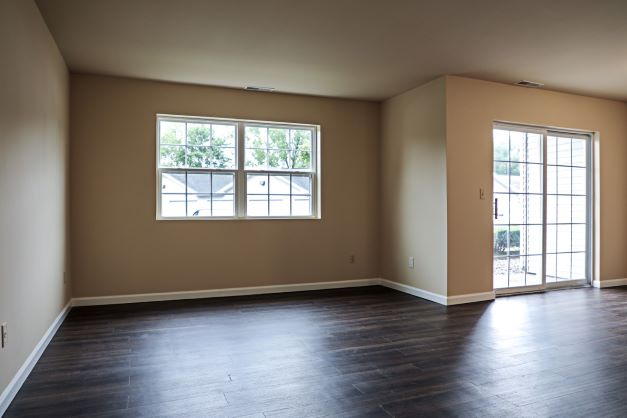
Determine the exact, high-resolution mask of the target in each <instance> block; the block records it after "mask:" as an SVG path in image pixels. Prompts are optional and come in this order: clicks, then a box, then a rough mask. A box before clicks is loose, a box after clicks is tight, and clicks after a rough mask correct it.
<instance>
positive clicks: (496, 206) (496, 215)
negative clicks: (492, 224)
mask: <svg viewBox="0 0 627 418" xmlns="http://www.w3.org/2000/svg"><path fill="white" fill-rule="evenodd" d="M494 219H496V220H498V219H499V198H498V197H496V198H494Z"/></svg>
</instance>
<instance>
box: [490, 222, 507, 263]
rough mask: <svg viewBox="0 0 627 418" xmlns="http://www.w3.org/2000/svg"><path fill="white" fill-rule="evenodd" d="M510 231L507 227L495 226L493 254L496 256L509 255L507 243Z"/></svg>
mask: <svg viewBox="0 0 627 418" xmlns="http://www.w3.org/2000/svg"><path fill="white" fill-rule="evenodd" d="M508 231H509V229H508V227H507V226H494V237H493V238H492V240H493V241H492V243H493V251H492V252H493V254H494V255H495V256H504V255H509V253H508V248H509V247H508V243H507V232H508Z"/></svg>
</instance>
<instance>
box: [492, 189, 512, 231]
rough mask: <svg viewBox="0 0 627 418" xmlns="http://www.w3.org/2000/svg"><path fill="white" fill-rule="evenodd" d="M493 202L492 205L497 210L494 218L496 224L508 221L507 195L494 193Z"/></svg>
mask: <svg viewBox="0 0 627 418" xmlns="http://www.w3.org/2000/svg"><path fill="white" fill-rule="evenodd" d="M494 199H495V203H494V206H495V208H496V209H497V210H498V212H497V213H496V219H494V223H495V224H497V225H503V224H508V223H509V195H507V194H505V193H495V194H494Z"/></svg>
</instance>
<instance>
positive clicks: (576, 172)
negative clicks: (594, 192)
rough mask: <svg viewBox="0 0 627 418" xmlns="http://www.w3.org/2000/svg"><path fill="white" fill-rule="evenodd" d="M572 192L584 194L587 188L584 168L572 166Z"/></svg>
mask: <svg viewBox="0 0 627 418" xmlns="http://www.w3.org/2000/svg"><path fill="white" fill-rule="evenodd" d="M572 170H573V171H572V173H573V189H572V193H573V194H579V195H585V194H586V190H587V184H586V183H587V181H586V169H585V168H573V169H572Z"/></svg>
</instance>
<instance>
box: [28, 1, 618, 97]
mask: <svg viewBox="0 0 627 418" xmlns="http://www.w3.org/2000/svg"><path fill="white" fill-rule="evenodd" d="M37 3H38V5H39V8H40V9H41V12H42V14H43V16H44V19H45V20H46V22H47V24H48V26H49V27H50V30H51V32H52V34H53V36H54V38H55V39H56V41H57V43H58V45H59V48H60V49H61V52H62V54H63V56H64V57H65V60H66V62H67V64H68V66H69V67H70V69H71V70H72V71H75V72H88V73H98V74H111V75H120V76H129V77H139V78H147V79H156V80H167V81H178V82H189V83H197V84H207V85H218V86H227V87H243V86H247V85H252V86H271V87H275V88H276V89H277V90H278V91H282V92H290V93H304V94H313V95H322V96H335V97H350V98H363V99H375V100H380V99H384V98H387V97H391V96H393V95H395V94H398V93H401V92H403V91H406V90H409V89H411V88H413V87H416V86H418V85H420V84H422V83H424V82H426V81H429V80H431V79H433V78H435V77H437V76H440V75H443V74H456V75H462V76H467V77H474V78H480V79H486V80H494V81H501V82H506V83H511V82H514V81H517V80H520V79H528V80H533V81H539V82H542V83H545V84H546V88H548V89H552V90H562V91H569V92H575V93H583V94H587V95H593V96H600V97H608V98H615V99H621V100H627V0H544V1H540V0H524V1H522V0H517V1H512V0H38V1H37Z"/></svg>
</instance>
